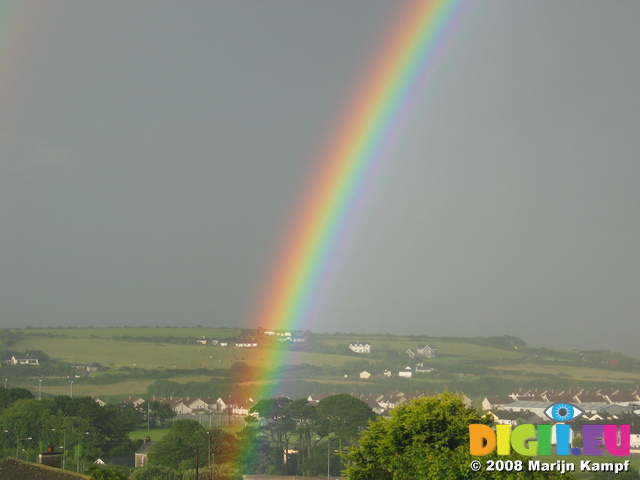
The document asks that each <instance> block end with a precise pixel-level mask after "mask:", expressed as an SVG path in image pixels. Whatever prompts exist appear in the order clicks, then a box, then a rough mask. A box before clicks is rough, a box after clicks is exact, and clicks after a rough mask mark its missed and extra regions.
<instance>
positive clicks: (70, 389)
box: [69, 380, 73, 398]
mask: <svg viewBox="0 0 640 480" xmlns="http://www.w3.org/2000/svg"><path fill="white" fill-rule="evenodd" d="M69 398H73V380H69Z"/></svg>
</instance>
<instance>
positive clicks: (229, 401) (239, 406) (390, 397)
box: [124, 390, 471, 417]
mask: <svg viewBox="0 0 640 480" xmlns="http://www.w3.org/2000/svg"><path fill="white" fill-rule="evenodd" d="M330 395H332V394H328V393H327V394H312V395H309V396H308V397H307V400H308V402H309V404H310V405H317V404H318V402H319V401H320V400H322V399H323V398H326V397H329V396H330ZM351 395H353V396H354V397H356V398H359V399H360V400H362V401H363V402H365V403H366V404H367V405H369V406H370V407H371V409H372V410H373V411H374V412H375V413H377V414H378V415H383V414H384V413H385V412H386V411H388V410H390V409H392V408H394V407H397V406H399V405H403V404H405V403H408V402H409V401H411V400H413V399H416V398H420V397H425V396H431V395H436V394H426V393H424V392H415V393H405V392H401V391H397V390H396V391H392V392H388V393H367V394H360V393H352V394H351ZM124 402H125V403H130V404H133V405H135V406H136V407H140V408H144V404H145V403H146V402H161V403H166V404H169V405H171V408H172V409H173V411H174V412H176V414H180V415H201V414H209V415H210V414H213V413H226V414H228V415H230V416H237V417H246V416H247V415H249V411H250V410H251V407H253V405H255V403H256V401H255V400H254V399H253V398H251V397H248V398H242V397H219V398H217V399H213V398H209V397H194V398H192V397H155V396H152V397H149V398H148V399H144V398H142V397H136V396H130V397H127V398H126V399H125V400H124ZM465 402H466V403H467V404H468V405H471V400H469V399H468V398H466V399H465Z"/></svg>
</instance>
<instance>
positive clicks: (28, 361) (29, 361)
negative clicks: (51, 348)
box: [2, 355, 40, 365]
mask: <svg viewBox="0 0 640 480" xmlns="http://www.w3.org/2000/svg"><path fill="white" fill-rule="evenodd" d="M2 363H4V364H5V365H40V362H38V359H37V358H31V357H20V358H18V357H16V356H15V355H14V356H12V357H11V358H10V359H9V360H5V361H4V362H2Z"/></svg>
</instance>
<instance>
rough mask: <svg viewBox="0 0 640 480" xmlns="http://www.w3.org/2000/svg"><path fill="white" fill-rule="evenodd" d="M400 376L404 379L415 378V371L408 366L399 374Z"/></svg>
mask: <svg viewBox="0 0 640 480" xmlns="http://www.w3.org/2000/svg"><path fill="white" fill-rule="evenodd" d="M398 376H399V377H404V378H411V377H412V376H413V370H412V369H411V367H409V366H407V367H405V368H404V369H403V370H400V371H399V372H398Z"/></svg>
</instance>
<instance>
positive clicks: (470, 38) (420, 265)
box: [0, 0, 640, 355]
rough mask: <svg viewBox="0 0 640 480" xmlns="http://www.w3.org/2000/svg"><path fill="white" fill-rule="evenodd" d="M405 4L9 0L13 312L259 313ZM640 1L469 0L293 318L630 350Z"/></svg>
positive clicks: (247, 319) (2, 51)
mask: <svg viewBox="0 0 640 480" xmlns="http://www.w3.org/2000/svg"><path fill="white" fill-rule="evenodd" d="M405 5H406V2H403V1H389V0H380V1H377V0H350V1H348V2H339V1H330V0H327V1H323V0H322V1H321V0H317V1H305V2H299V1H294V0H262V1H259V2H257V1H211V2H168V1H158V0H153V1H144V0H142V1H137V2H125V1H120V2H118V1H116V2H111V1H95V2H84V1H80V0H59V1H56V2H48V3H42V2H30V3H29V2H7V1H4V0H0V272H1V274H0V326H1V327H7V328H14V327H25V326H32V327H47V326H88V325H92V326H122V325H131V326H133V325H148V326H156V325H159V326H165V325H166V326H195V325H203V326H212V327H216V326H238V327H248V326H251V325H252V324H253V322H254V319H253V318H252V317H253V316H254V315H255V311H256V308H259V305H258V303H259V299H260V298H261V295H262V294H263V292H264V291H265V288H266V287H267V285H268V283H269V282H270V281H271V280H272V275H273V271H274V270H273V269H274V262H275V261H276V259H277V258H278V255H279V252H280V251H281V249H282V248H283V245H285V244H286V241H287V238H286V237H287V235H288V233H287V232H288V231H289V230H290V227H291V222H292V218H293V216H294V214H295V213H296V211H297V208H298V207H299V204H300V202H301V201H302V198H303V197H304V194H305V191H307V190H308V188H309V185H310V184H311V183H312V181H313V177H314V175H315V174H316V173H315V172H317V171H318V162H319V161H320V157H321V154H322V152H323V151H324V150H325V149H326V146H327V144H328V142H329V141H330V139H331V138H332V137H333V136H334V135H335V133H336V132H335V130H336V128H337V125H338V124H339V121H340V119H341V118H342V117H343V115H344V113H345V108H346V106H347V105H348V104H349V101H350V99H352V98H353V96H354V95H355V94H356V93H357V92H358V91H360V90H361V89H362V88H364V86H365V85H366V83H367V81H368V80H369V79H368V78H367V76H366V75H367V72H368V70H367V69H368V66H369V65H370V64H371V63H372V61H373V60H375V58H376V56H377V55H379V52H380V51H381V50H382V49H383V46H384V41H385V38H387V36H388V32H389V30H390V28H391V26H392V25H393V24H394V21H395V19H396V18H397V16H398V15H399V14H400V12H401V11H402V9H403V6H405ZM638 18H640V3H638V2H636V1H632V0H626V1H625V0H620V1H617V2H601V1H599V0H597V1H596V0H586V1H585V0H565V1H562V2H558V1H556V0H539V1H536V2H531V1H530V0H512V1H509V2H503V1H500V0H478V1H474V2H463V3H462V4H461V6H460V7H459V11H458V13H457V14H456V18H455V21H453V22H451V24H450V25H449V26H448V27H447V28H448V30H447V32H446V33H447V34H446V36H445V38H443V40H442V44H441V46H440V49H439V53H438V57H437V61H436V62H435V64H434V65H433V68H432V69H431V71H430V73H429V75H428V77H427V78H426V79H425V81H424V82H423V84H422V85H421V86H420V88H418V89H417V90H416V91H415V92H414V94H413V96H412V97H411V99H410V104H409V108H407V110H406V114H405V116H404V117H403V119H402V122H401V123H400V124H399V125H397V126H396V127H397V128H396V132H395V135H394V138H393V143H392V144H390V145H389V146H388V148H386V150H385V154H384V158H381V159H380V161H379V164H378V166H377V168H376V169H375V173H374V175H372V176H371V178H369V179H368V180H367V183H366V186H365V188H363V191H362V194H361V195H360V196H359V197H358V199H357V202H355V203H354V205H352V207H351V211H350V215H349V222H348V226H347V228H345V229H344V232H342V234H341V237H340V242H339V245H337V246H336V248H335V249H334V250H335V251H334V252H333V253H332V256H331V258H330V261H329V262H328V267H327V273H326V276H325V278H324V281H323V284H322V288H321V289H319V291H318V292H317V295H316V298H315V300H314V303H313V309H312V311H310V312H308V315H307V316H306V317H305V319H304V321H301V323H300V327H301V328H309V329H310V330H312V331H314V332H336V331H339V332H354V333H365V334H366V333H371V334H373V333H387V332H388V333H392V334H416V335H432V336H493V335H505V334H507V335H515V336H518V337H521V338H523V339H524V340H525V341H526V342H527V343H529V344H530V345H533V346H546V347H550V348H568V349H610V350H617V351H623V352H626V353H631V354H636V355H637V345H638V341H639V340H640V335H639V334H638V333H639V330H638V318H637V317H638V312H639V311H640V295H639V294H638V286H640V249H639V248H638V245H639V242H638V238H639V236H640V218H639V214H638V213H639V210H638V205H640V187H639V186H638V185H639V180H640V159H639V158H638V152H639V148H638V147H639V146H640V137H639V136H638V125H640V95H638V85H640V78H639V77H640V54H639V53H638V52H640V30H638V28H637V19H638Z"/></svg>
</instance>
